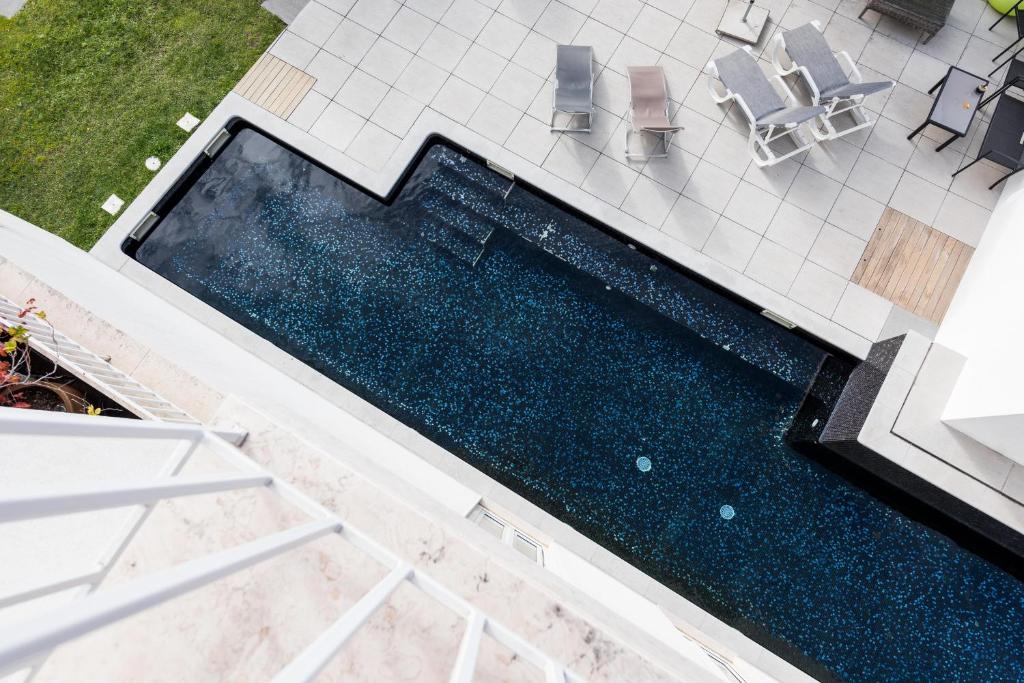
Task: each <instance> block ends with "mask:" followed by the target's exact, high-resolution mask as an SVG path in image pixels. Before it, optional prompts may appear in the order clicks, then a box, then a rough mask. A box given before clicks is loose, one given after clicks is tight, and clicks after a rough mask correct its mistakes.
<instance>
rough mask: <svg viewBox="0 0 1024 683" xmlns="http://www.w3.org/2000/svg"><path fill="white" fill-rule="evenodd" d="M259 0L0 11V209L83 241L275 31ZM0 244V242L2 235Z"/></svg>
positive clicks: (32, 3) (31, 4) (84, 0)
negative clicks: (150, 160)
mask: <svg viewBox="0 0 1024 683" xmlns="http://www.w3.org/2000/svg"><path fill="white" fill-rule="evenodd" d="M283 26H284V25H283V24H282V23H281V21H280V20H279V19H277V18H276V17H274V16H273V15H272V14H270V13H269V12H267V11H265V10H263V9H262V8H261V7H260V6H259V0H212V1H211V0H28V3H27V4H26V5H25V7H24V8H23V9H22V10H21V12H19V13H18V14H17V15H15V17H14V18H13V19H4V18H2V17H0V209H4V210H6V211H10V212H11V213H14V214H16V215H18V216H20V217H21V218H24V219H25V220H28V221H31V222H32V223H35V224H36V225H39V226H40V227H43V228H45V229H46V230H49V231H50V232H53V233H55V234H57V235H60V236H61V237H63V238H64V239H66V240H68V241H70V242H72V243H73V244H76V245H78V246H79V247H81V248H83V249H88V248H89V247H91V246H92V245H93V244H94V243H95V242H96V240H98V239H99V238H100V236H101V235H102V234H103V232H104V231H105V230H106V229H107V228H108V227H109V226H110V224H111V223H112V222H113V220H114V219H113V218H112V217H111V216H110V215H108V214H106V213H104V212H103V210H102V209H100V204H102V203H103V201H104V200H105V199H106V198H107V197H108V196H110V194H111V193H115V194H117V195H118V196H119V197H121V198H122V199H124V200H126V201H131V199H133V198H134V197H135V196H136V195H137V194H138V193H139V191H140V190H141V189H142V188H143V186H145V184H146V183H147V182H149V180H150V179H151V178H152V177H153V174H152V173H151V172H150V171H148V170H146V168H145V166H144V165H143V162H144V161H145V159H146V157H148V156H151V155H156V156H158V157H160V159H161V160H163V161H166V160H167V159H168V158H169V157H170V156H171V155H172V154H173V153H174V152H175V150H177V149H178V147H180V146H181V144H182V143H183V142H184V141H185V139H186V138H187V137H188V134H187V133H185V132H184V131H183V130H181V129H180V128H178V127H177V126H176V125H175V122H176V121H177V120H178V119H179V118H180V117H181V115H182V114H184V113H185V112H186V111H189V112H192V113H193V114H195V115H196V116H198V117H200V118H204V117H205V116H206V115H207V114H209V113H210V111H211V110H212V109H213V108H214V106H216V104H217V103H218V102H220V100H221V99H223V97H224V95H225V94H227V92H228V91H229V90H231V88H232V87H233V86H234V84H235V83H236V82H237V81H238V79H239V78H241V77H242V75H243V74H244V73H245V72H246V71H247V70H248V68H249V67H250V66H251V65H252V64H253V62H255V61H256V59H257V58H258V57H259V55H260V53H261V52H263V50H264V49H266V47H267V46H268V45H269V44H270V43H271V41H272V40H273V39H274V37H275V36H276V35H277V34H278V32H280V31H281V29H282V28H283ZM0 250H2V245H0Z"/></svg>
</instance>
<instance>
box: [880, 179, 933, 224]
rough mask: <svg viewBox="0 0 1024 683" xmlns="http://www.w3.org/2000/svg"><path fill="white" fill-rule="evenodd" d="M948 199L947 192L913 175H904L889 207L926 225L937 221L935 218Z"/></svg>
mask: <svg viewBox="0 0 1024 683" xmlns="http://www.w3.org/2000/svg"><path fill="white" fill-rule="evenodd" d="M945 198H946V191H945V190H943V189H942V188H941V187H939V186H938V185H934V184H932V183H930V182H928V181H927V180H925V179H923V178H919V177H917V176H916V175H914V174H913V173H904V174H903V177H902V178H900V182H899V185H897V186H896V191H895V192H893V195H892V199H891V200H890V201H889V206H891V207H892V208H894V209H896V210H897V211H900V212H902V213H905V214H907V215H908V216H912V217H913V218H916V219H917V220H919V221H921V222H922V223H924V224H926V225H931V224H932V223H933V222H934V221H935V216H936V215H937V214H938V212H939V207H941V206H942V201H943V200H944V199H945Z"/></svg>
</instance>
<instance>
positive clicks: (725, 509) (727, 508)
mask: <svg viewBox="0 0 1024 683" xmlns="http://www.w3.org/2000/svg"><path fill="white" fill-rule="evenodd" d="M718 514H720V515H722V519H732V518H733V517H735V516H736V511H735V510H733V509H732V505H723V506H722V507H720V508H719V509H718Z"/></svg>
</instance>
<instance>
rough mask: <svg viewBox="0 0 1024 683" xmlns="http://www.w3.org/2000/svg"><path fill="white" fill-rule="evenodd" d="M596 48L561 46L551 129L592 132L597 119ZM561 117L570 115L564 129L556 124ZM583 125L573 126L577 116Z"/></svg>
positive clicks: (552, 106)
mask: <svg viewBox="0 0 1024 683" xmlns="http://www.w3.org/2000/svg"><path fill="white" fill-rule="evenodd" d="M593 54H594V50H593V48H591V47H589V46H586V45H559V46H558V49H557V52H556V55H555V87H554V92H553V93H552V95H551V130H552V131H560V130H561V131H573V132H577V133H589V132H590V125H591V119H592V118H593V116H594V66H593V64H594V62H593ZM559 114H568V115H569V122H568V123H567V124H566V126H565V127H559V126H556V125H555V118H556V117H557V116H558V115H559ZM580 116H582V117H585V119H584V123H583V124H582V125H573V124H574V123H575V121H576V119H577V117H580Z"/></svg>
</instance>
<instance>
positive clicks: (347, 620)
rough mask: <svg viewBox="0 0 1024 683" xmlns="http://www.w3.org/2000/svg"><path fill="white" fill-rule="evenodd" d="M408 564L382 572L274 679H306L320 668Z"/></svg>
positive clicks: (298, 682)
mask: <svg viewBox="0 0 1024 683" xmlns="http://www.w3.org/2000/svg"><path fill="white" fill-rule="evenodd" d="M411 572H412V568H411V567H410V566H409V565H407V564H404V563H400V564H399V565H398V566H397V567H395V568H394V569H392V570H391V572H390V573H389V574H388V575H387V576H385V577H384V578H383V579H382V580H381V581H380V582H379V583H378V584H377V585H376V586H374V587H373V588H371V589H370V591H369V592H367V593H366V595H364V596H363V597H362V598H360V599H359V601H358V602H356V604H354V605H352V607H350V608H349V609H348V610H347V611H346V612H345V613H344V614H343V615H342V616H341V618H340V619H338V620H337V621H336V622H334V623H333V624H332V625H331V626H330V628H328V629H327V630H326V631H324V632H323V633H322V634H320V637H319V638H317V639H316V640H315V641H313V643H312V644H311V645H310V646H309V647H307V648H306V649H305V650H303V651H302V654H300V655H299V656H298V657H296V658H295V659H294V660H292V662H291V663H290V664H289V665H288V666H286V667H285V668H284V669H282V670H281V671H280V673H278V674H277V676H275V677H274V683H306V682H307V681H312V680H313V679H315V678H316V677H317V675H318V674H319V673H320V672H321V671H323V669H324V667H325V666H327V665H328V664H329V663H330V661H331V660H332V659H334V657H335V655H337V654H338V652H339V651H340V650H341V648H342V647H344V646H345V643H346V642H348V640H349V638H351V637H352V636H353V635H354V634H355V632H356V631H358V630H359V628H360V627H361V626H362V625H363V624H364V623H366V620H367V619H369V618H370V617H371V616H372V615H373V613H374V612H376V611H377V609H378V608H380V606H381V605H383V604H384V602H385V601H386V600H387V599H388V597H390V595H391V594H392V593H394V592H395V589H397V588H398V587H399V586H400V585H402V582H403V581H405V580H406V579H407V578H409V574H410V573H411Z"/></svg>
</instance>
